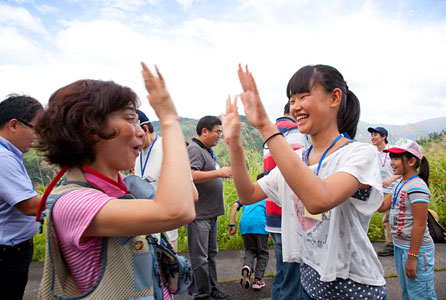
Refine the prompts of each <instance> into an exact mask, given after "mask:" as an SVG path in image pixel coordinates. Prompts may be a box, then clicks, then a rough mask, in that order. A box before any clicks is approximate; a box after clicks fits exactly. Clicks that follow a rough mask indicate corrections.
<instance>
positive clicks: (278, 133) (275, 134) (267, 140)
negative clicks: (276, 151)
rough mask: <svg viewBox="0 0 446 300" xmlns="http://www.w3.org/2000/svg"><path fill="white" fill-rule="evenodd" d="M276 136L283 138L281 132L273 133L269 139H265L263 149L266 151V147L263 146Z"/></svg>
mask: <svg viewBox="0 0 446 300" xmlns="http://www.w3.org/2000/svg"><path fill="white" fill-rule="evenodd" d="M277 135H281V136H283V133H282V132H276V133H274V134H273V135H271V136H270V137H269V138H267V139H266V140H265V142H264V143H263V149H268V148H267V147H265V146H266V143H268V142H269V140H270V139H272V138H273V137H275V136H277Z"/></svg>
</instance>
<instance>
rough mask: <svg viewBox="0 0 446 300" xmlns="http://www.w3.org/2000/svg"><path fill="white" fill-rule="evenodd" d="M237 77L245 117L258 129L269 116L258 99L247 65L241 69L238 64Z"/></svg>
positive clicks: (266, 121)
mask: <svg viewBox="0 0 446 300" xmlns="http://www.w3.org/2000/svg"><path fill="white" fill-rule="evenodd" d="M238 77H239V79H240V83H241V85H242V88H243V93H241V94H240V99H241V100H242V103H243V107H244V110H245V114H246V118H247V119H248V121H249V123H251V125H252V126H254V127H255V128H257V129H259V130H260V129H262V128H263V127H264V126H265V125H266V124H267V123H268V121H269V118H268V115H267V114H266V111H265V108H264V107H263V104H262V101H260V96H259V91H258V90H257V86H256V83H255V81H254V77H253V76H252V73H251V72H249V70H248V66H246V68H245V70H243V69H242V66H241V65H240V64H239V65H238Z"/></svg>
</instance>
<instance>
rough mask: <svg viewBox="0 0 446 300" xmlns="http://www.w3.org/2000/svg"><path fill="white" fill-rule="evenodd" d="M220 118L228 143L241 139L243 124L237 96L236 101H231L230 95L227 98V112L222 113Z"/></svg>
mask: <svg viewBox="0 0 446 300" xmlns="http://www.w3.org/2000/svg"><path fill="white" fill-rule="evenodd" d="M220 119H221V123H222V129H223V137H224V138H225V142H226V144H228V145H230V144H231V143H233V142H234V141H235V142H237V141H239V140H240V126H241V124H240V116H239V115H238V111H237V96H235V98H234V103H232V101H231V96H228V99H227V100H226V114H222V115H221V116H220Z"/></svg>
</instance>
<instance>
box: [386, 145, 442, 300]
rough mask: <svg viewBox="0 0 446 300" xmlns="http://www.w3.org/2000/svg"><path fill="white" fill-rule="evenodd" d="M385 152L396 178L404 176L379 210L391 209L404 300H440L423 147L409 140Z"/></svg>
mask: <svg viewBox="0 0 446 300" xmlns="http://www.w3.org/2000/svg"><path fill="white" fill-rule="evenodd" d="M384 151H386V152H389V153H390V158H391V162H390V165H391V166H392V168H393V172H394V174H395V175H402V180H401V182H400V183H399V184H398V185H397V186H396V187H395V190H394V192H393V194H389V195H388V196H387V197H386V199H384V203H383V205H382V206H381V207H380V209H379V211H385V210H388V209H389V208H390V209H391V210H390V217H389V222H390V226H391V232H392V236H393V244H394V256H395V265H396V270H397V272H398V277H399V279H400V283H401V289H402V299H404V300H406V299H431V300H432V299H437V296H436V294H435V290H434V253H435V249H434V242H433V240H432V237H431V236H430V234H429V229H428V227H427V226H426V225H427V213H428V207H429V200H430V192H429V187H428V185H429V184H428V179H429V163H428V161H427V159H426V158H425V157H424V156H423V154H422V153H421V148H420V146H419V145H418V144H417V143H416V142H414V141H412V140H409V139H401V140H399V141H398V142H397V143H396V144H395V146H393V147H392V148H389V149H386V150H384ZM418 168H419V173H418V174H417V169H418Z"/></svg>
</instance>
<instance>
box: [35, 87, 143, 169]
mask: <svg viewBox="0 0 446 300" xmlns="http://www.w3.org/2000/svg"><path fill="white" fill-rule="evenodd" d="M129 106H130V107H132V108H134V109H136V108H137V107H138V106H139V100H138V97H137V96H136V94H135V93H134V92H133V91H132V90H131V89H130V88H128V87H124V86H121V85H119V84H116V83H114V82H113V81H101V80H79V81H76V82H73V83H71V84H69V85H67V86H65V87H62V88H60V89H59V90H57V91H56V92H54V94H53V95H51V97H50V100H49V101H48V106H47V109H46V111H45V112H44V113H43V114H42V115H41V116H40V118H39V120H38V122H37V125H36V134H37V136H38V142H37V146H36V147H37V149H38V150H40V151H42V152H43V154H44V156H45V158H46V160H47V161H48V162H50V163H52V164H56V165H59V166H61V167H64V166H68V167H74V166H80V165H83V164H86V163H91V162H93V161H94V160H95V158H96V152H95V148H94V146H95V144H96V143H97V142H98V138H100V139H111V138H113V137H114V136H115V135H116V132H110V130H107V121H108V117H109V115H110V114H111V113H112V112H115V111H117V110H119V109H124V108H126V107H129Z"/></svg>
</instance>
